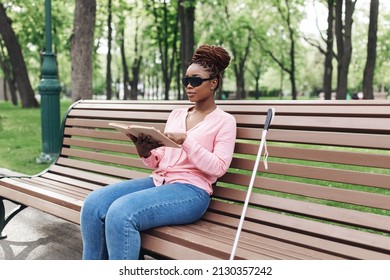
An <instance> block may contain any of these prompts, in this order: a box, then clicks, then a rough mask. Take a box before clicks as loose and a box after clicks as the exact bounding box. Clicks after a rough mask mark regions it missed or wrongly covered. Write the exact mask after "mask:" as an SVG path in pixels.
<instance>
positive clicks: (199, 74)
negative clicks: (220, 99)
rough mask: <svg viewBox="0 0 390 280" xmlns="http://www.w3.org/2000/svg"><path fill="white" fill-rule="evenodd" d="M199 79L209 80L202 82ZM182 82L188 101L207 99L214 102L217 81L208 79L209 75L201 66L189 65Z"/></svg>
mask: <svg viewBox="0 0 390 280" xmlns="http://www.w3.org/2000/svg"><path fill="white" fill-rule="evenodd" d="M191 78H195V79H191ZM199 78H201V79H209V80H203V81H202V80H200V79H199ZM210 78H212V79H210ZM183 80H184V88H185V91H186V93H187V96H188V100H189V101H191V102H199V101H205V100H208V99H212V100H214V91H215V88H216V86H217V85H218V80H217V78H213V77H210V73H209V72H208V71H207V70H206V69H205V68H204V67H203V66H201V65H199V64H191V65H190V66H189V67H188V68H187V72H186V75H185V78H184V79H183Z"/></svg>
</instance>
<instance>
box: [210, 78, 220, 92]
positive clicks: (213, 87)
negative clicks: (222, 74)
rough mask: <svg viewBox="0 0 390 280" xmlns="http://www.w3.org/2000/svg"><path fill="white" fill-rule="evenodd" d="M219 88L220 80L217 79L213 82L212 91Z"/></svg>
mask: <svg viewBox="0 0 390 280" xmlns="http://www.w3.org/2000/svg"><path fill="white" fill-rule="evenodd" d="M217 87H218V79H217V78H215V79H214V80H212V81H211V89H215V88H217Z"/></svg>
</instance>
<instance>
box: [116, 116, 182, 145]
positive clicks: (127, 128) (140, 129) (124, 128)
mask: <svg viewBox="0 0 390 280" xmlns="http://www.w3.org/2000/svg"><path fill="white" fill-rule="evenodd" d="M108 125H109V126H112V127H114V128H115V129H117V130H119V131H121V132H123V133H125V134H131V135H133V136H135V137H138V135H139V134H140V133H142V134H144V135H149V136H150V137H152V138H153V139H154V140H156V141H160V142H161V143H162V144H163V145H164V146H167V147H172V148H180V145H179V144H177V143H175V142H174V141H172V140H171V139H169V138H168V137H166V136H165V135H164V134H163V133H161V131H160V130H158V129H156V128H154V127H149V126H142V125H128V124H124V123H115V122H114V123H109V124H108Z"/></svg>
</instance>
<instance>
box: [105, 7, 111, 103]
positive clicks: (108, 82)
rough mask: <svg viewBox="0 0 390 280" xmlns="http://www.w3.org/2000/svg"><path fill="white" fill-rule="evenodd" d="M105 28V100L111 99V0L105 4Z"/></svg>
mask: <svg viewBox="0 0 390 280" xmlns="http://www.w3.org/2000/svg"><path fill="white" fill-rule="evenodd" d="M107 6H108V7H107V12H108V16H107V26H108V36H107V37H108V38H107V44H108V49H107V66H106V67H107V68H106V96H107V100H111V98H112V74H111V60H112V54H111V49H112V0H108V3H107Z"/></svg>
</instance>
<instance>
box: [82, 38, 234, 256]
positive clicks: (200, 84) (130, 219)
mask: <svg viewBox="0 0 390 280" xmlns="http://www.w3.org/2000/svg"><path fill="white" fill-rule="evenodd" d="M229 63H230V55H229V53H228V52H227V51H226V50H225V49H224V48H222V47H219V46H209V45H202V46H200V47H199V48H198V49H197V50H196V51H195V53H194V55H193V57H192V60H191V64H190V65H189V67H188V68H187V72H186V76H185V77H184V78H183V85H184V87H185V91H186V93H187V96H188V99H189V101H191V102H194V103H195V105H194V106H192V107H190V108H185V109H176V110H173V111H172V112H171V114H170V116H169V118H168V120H167V123H166V127H165V135H166V136H168V137H169V138H170V139H172V140H173V141H175V142H176V143H178V144H180V145H181V148H169V147H164V146H161V144H160V143H158V142H155V141H153V139H150V137H149V136H147V135H142V134H140V135H139V136H138V137H134V136H131V135H128V136H129V137H130V138H131V140H132V141H133V142H134V144H135V146H136V148H137V152H138V154H139V156H140V157H141V158H142V160H143V161H144V163H145V164H146V165H148V166H150V167H152V168H155V170H154V172H153V173H152V175H151V176H150V177H148V178H141V179H133V180H128V181H124V182H119V183H115V184H112V185H109V186H107V187H104V188H101V189H99V190H96V191H93V192H91V193H90V194H89V195H88V197H87V198H86V200H85V203H84V206H83V208H82V211H81V232H82V238H83V247H84V248H83V259H133V260H134V259H138V258H139V253H140V247H141V239H140V232H141V231H144V230H147V229H150V228H154V227H159V226H164V225H177V224H188V223H193V222H195V221H197V220H198V219H200V218H201V217H202V215H203V214H204V213H205V211H206V210H207V208H208V206H209V203H210V195H211V194H212V192H213V190H212V184H213V183H214V182H215V181H216V180H217V178H219V177H221V176H222V175H223V174H225V172H226V171H227V169H228V167H229V165H230V162H231V160H232V156H233V150H234V143H235V138H236V121H235V119H234V117H233V116H231V115H229V114H228V113H226V112H224V111H222V110H221V109H220V108H218V107H217V106H216V104H215V101H214V93H215V91H216V90H217V89H218V87H219V86H220V85H221V82H222V75H223V71H224V70H225V68H226V67H227V66H228V65H229Z"/></svg>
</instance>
